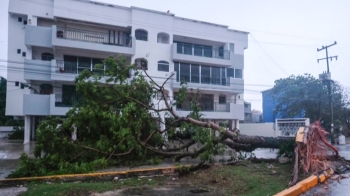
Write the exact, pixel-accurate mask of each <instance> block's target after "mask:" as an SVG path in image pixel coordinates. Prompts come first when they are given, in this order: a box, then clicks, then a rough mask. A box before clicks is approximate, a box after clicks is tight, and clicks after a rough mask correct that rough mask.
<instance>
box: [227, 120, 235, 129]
mask: <svg viewBox="0 0 350 196" xmlns="http://www.w3.org/2000/svg"><path fill="white" fill-rule="evenodd" d="M228 128H229V130H233V128H235V120H229V121H228Z"/></svg>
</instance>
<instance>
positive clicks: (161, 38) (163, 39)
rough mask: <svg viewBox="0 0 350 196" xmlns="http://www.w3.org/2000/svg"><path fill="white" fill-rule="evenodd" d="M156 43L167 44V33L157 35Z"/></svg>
mask: <svg viewBox="0 0 350 196" xmlns="http://www.w3.org/2000/svg"><path fill="white" fill-rule="evenodd" d="M157 43H162V44H169V35H168V34H167V33H158V36H157Z"/></svg>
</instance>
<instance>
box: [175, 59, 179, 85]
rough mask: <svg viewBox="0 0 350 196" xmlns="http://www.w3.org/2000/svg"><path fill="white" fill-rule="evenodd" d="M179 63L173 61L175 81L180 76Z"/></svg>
mask: <svg viewBox="0 0 350 196" xmlns="http://www.w3.org/2000/svg"><path fill="white" fill-rule="evenodd" d="M179 65H180V63H178V62H175V63H174V71H175V72H176V81H177V82H179V78H180V72H179V71H180V70H179V68H180V66H179Z"/></svg>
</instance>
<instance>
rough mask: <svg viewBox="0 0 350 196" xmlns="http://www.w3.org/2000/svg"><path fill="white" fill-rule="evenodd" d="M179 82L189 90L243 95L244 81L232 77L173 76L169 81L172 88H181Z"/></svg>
mask: <svg viewBox="0 0 350 196" xmlns="http://www.w3.org/2000/svg"><path fill="white" fill-rule="evenodd" d="M181 82H186V83H187V86H188V87H189V88H193V89H204V90H210V91H217V92H219V91H220V92H223V91H225V92H231V93H239V94H240V93H244V80H242V79H238V78H232V77H220V76H217V77H215V76H206V75H190V74H181V75H179V76H177V73H176V72H175V75H174V76H173V77H172V79H171V86H172V88H175V89H178V88H181Z"/></svg>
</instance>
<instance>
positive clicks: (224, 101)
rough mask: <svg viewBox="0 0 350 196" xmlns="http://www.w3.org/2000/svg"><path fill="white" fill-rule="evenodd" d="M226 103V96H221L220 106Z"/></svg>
mask: <svg viewBox="0 0 350 196" xmlns="http://www.w3.org/2000/svg"><path fill="white" fill-rule="evenodd" d="M225 103H226V95H220V96H219V104H225Z"/></svg>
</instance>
